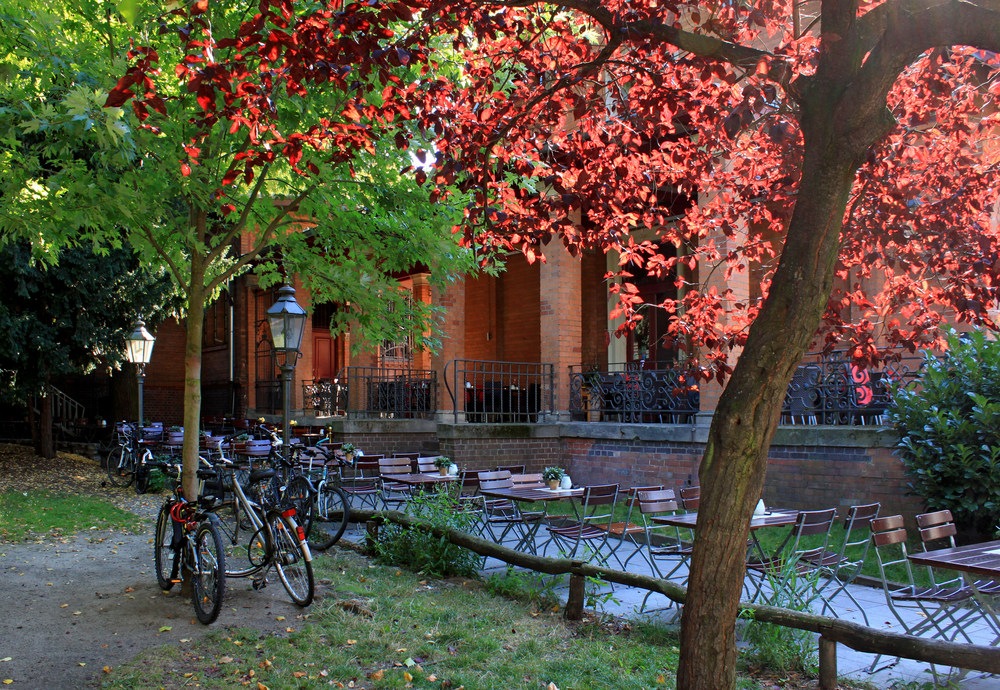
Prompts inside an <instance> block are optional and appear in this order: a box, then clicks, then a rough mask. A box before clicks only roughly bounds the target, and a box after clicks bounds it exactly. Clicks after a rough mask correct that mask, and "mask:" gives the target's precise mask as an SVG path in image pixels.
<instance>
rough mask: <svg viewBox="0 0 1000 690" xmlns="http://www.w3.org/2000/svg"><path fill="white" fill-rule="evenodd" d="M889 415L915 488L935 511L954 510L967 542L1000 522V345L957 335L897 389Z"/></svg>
mask: <svg viewBox="0 0 1000 690" xmlns="http://www.w3.org/2000/svg"><path fill="white" fill-rule="evenodd" d="M889 417H890V419H891V420H892V424H893V426H895V428H896V430H897V431H898V432H899V434H900V440H899V443H898V445H897V451H896V452H897V454H898V455H899V456H900V457H901V458H902V460H903V462H904V463H905V465H906V469H907V472H908V474H909V475H910V477H911V479H912V483H911V484H910V487H911V489H912V491H913V493H915V494H917V495H918V496H920V497H921V498H923V499H924V502H925V504H926V506H927V508H928V509H929V510H943V509H948V510H951V512H952V516H953V517H954V519H955V522H956V524H957V526H958V528H959V530H960V532H961V533H962V535H963V537H964V538H966V539H969V540H980V539H984V538H989V537H991V536H992V535H993V534H994V533H995V531H996V526H997V524H998V523H1000V502H998V499H1000V462H998V460H1000V342H997V341H995V340H989V339H987V338H986V336H985V335H984V334H983V333H982V332H979V331H973V332H971V333H968V334H963V335H962V336H961V337H960V336H958V335H956V334H952V335H950V336H949V337H948V351H947V352H945V353H944V355H943V356H941V357H935V356H933V355H931V354H928V355H927V356H926V360H925V362H924V364H923V366H922V368H921V370H920V372H919V375H918V378H917V379H916V380H915V381H914V382H913V383H911V384H910V385H908V386H906V387H905V388H899V389H896V390H894V391H893V395H892V403H891V404H890V406H889Z"/></svg>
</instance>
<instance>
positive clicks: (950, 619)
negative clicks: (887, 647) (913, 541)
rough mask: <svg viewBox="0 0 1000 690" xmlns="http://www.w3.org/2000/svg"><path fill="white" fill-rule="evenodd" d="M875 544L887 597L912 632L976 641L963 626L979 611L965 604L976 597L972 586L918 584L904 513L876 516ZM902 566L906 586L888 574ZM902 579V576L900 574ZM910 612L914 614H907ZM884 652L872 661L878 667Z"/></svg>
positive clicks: (890, 605) (907, 629)
mask: <svg viewBox="0 0 1000 690" xmlns="http://www.w3.org/2000/svg"><path fill="white" fill-rule="evenodd" d="M871 529H872V544H873V546H874V547H875V557H876V559H877V560H878V569H879V577H880V579H881V582H882V591H883V592H884V593H885V601H886V604H888V606H889V609H890V610H891V611H892V614H893V616H895V617H896V620H897V621H899V624H900V625H901V626H902V627H903V631H904V632H905V633H906V634H908V635H924V634H929V635H930V636H931V637H936V638H939V639H943V640H949V641H954V640H955V638H957V637H958V636H959V635H961V636H962V637H964V638H965V641H966V642H968V643H970V644H971V643H972V640H971V639H969V636H968V634H967V633H966V632H965V631H964V630H963V623H964V622H965V621H966V620H967V619H968V618H969V617H970V616H973V615H975V614H976V609H975V608H965V609H963V608H962V607H961V604H963V603H965V602H967V601H968V600H969V599H970V598H971V597H972V589H971V588H969V587H942V586H938V585H932V586H930V587H918V586H917V585H916V584H915V583H914V581H913V571H912V569H911V567H910V560H909V558H907V551H906V539H907V534H906V527H905V526H904V523H903V516H902V515H890V516H888V517H881V518H875V519H874V520H872V522H871ZM893 566H899V567H900V568H901V569H902V571H903V572H904V573H905V575H906V579H905V581H904V582H903V584H902V586H899V585H898V584H897V583H895V582H892V581H890V580H889V578H888V577H887V576H886V569H887V568H890V567H893ZM896 579H898V576H897V577H896ZM906 612H909V613H910V617H909V619H908V618H907V617H904V615H903V614H904V613H906ZM880 658H881V656H878V657H876V658H875V660H874V661H873V662H872V665H871V668H870V670H871V671H874V670H875V666H876V665H877V664H878V661H879V659H880Z"/></svg>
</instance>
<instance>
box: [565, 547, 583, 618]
mask: <svg viewBox="0 0 1000 690" xmlns="http://www.w3.org/2000/svg"><path fill="white" fill-rule="evenodd" d="M582 565H583V562H582V561H573V565H572V568H574V569H575V568H578V567H580V566H582ZM585 585H586V580H585V579H584V577H583V575H577V574H576V573H571V574H570V576H569V595H568V596H567V597H566V610H565V611H563V616H564V617H565V618H566V620H568V621H578V620H581V619H582V618H583V599H584V589H585Z"/></svg>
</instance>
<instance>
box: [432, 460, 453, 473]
mask: <svg viewBox="0 0 1000 690" xmlns="http://www.w3.org/2000/svg"><path fill="white" fill-rule="evenodd" d="M434 467H436V468H438V471H439V472H440V473H441V476H442V477H444V476H445V475H447V474H448V470H449V469H450V468H451V458H449V457H448V456H447V455H439V456H438V457H436V458H434Z"/></svg>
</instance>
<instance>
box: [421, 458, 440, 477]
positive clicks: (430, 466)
mask: <svg viewBox="0 0 1000 690" xmlns="http://www.w3.org/2000/svg"><path fill="white" fill-rule="evenodd" d="M434 460H435V458H417V460H416V463H417V472H424V473H432V474H433V473H434V472H437V471H438V468H437V465H435V464H434Z"/></svg>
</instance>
